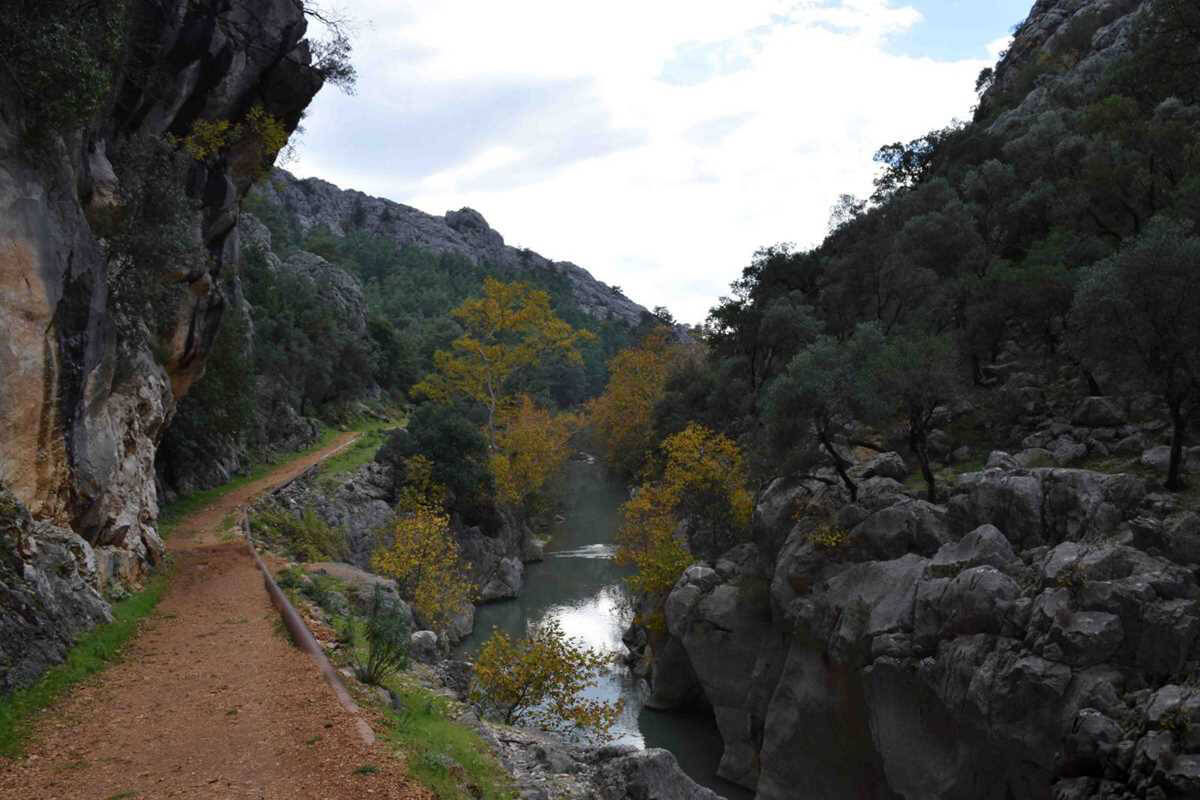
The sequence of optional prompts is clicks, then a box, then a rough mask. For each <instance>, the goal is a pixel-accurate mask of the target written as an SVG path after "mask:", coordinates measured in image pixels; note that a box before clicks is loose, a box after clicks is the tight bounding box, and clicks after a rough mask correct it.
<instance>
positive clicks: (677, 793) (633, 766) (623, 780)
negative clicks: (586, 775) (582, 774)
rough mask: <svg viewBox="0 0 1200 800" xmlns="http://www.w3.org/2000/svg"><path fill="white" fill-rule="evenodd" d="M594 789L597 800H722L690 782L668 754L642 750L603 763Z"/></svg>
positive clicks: (666, 751)
mask: <svg viewBox="0 0 1200 800" xmlns="http://www.w3.org/2000/svg"><path fill="white" fill-rule="evenodd" d="M616 752H618V753H620V752H621V751H620V750H617V751H616ZM602 753H603V751H602ZM602 757H603V754H602ZM592 785H593V787H594V788H595V792H596V797H597V798H598V800H721V797H720V795H718V794H717V793H716V792H714V791H712V790H711V789H706V788H704V787H703V786H701V785H700V784H698V783H696V782H695V781H693V780H692V779H691V778H689V777H688V776H687V774H686V773H684V771H683V770H681V769H680V768H679V762H677V761H676V760H675V756H674V755H672V754H671V752H670V751H668V750H659V749H650V750H643V751H641V752H636V753H627V754H622V755H618V756H617V757H615V758H611V759H608V760H603V761H602V762H601V764H600V767H599V768H598V769H597V770H596V773H595V775H594V776H593V777H592Z"/></svg>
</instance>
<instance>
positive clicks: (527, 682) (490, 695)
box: [471, 620, 624, 738]
mask: <svg viewBox="0 0 1200 800" xmlns="http://www.w3.org/2000/svg"><path fill="white" fill-rule="evenodd" d="M611 661H612V658H611V656H609V655H605V654H602V653H598V652H596V651H594V650H590V649H588V648H585V647H583V646H582V645H581V644H579V643H578V642H577V641H575V640H573V639H569V638H567V636H566V635H565V634H564V633H563V631H562V628H561V627H560V626H559V624H558V622H556V621H553V620H551V621H548V622H543V623H542V624H540V625H538V626H536V627H535V628H533V629H532V630H531V631H530V632H529V634H528V635H527V636H526V637H525V638H523V639H517V640H514V639H512V638H511V637H509V636H508V634H506V633H504V632H503V631H500V630H495V631H493V632H492V635H491V637H490V638H489V639H488V640H487V641H486V642H484V644H483V647H482V648H481V649H480V651H479V657H478V658H477V659H476V660H475V678H476V680H477V682H478V685H477V686H476V688H475V689H474V690H472V693H471V700H472V702H473V703H474V704H475V705H476V706H477V707H478V708H480V709H481V710H483V711H486V712H488V713H491V714H494V715H496V716H497V717H499V718H500V719H502V720H503V721H504V722H505V723H506V724H509V725H513V724H519V723H522V722H534V723H536V724H539V725H541V726H542V727H544V728H547V729H549V730H564V729H565V730H574V731H576V732H579V733H583V734H585V735H589V736H594V737H598V738H606V737H607V735H608V731H609V729H610V728H612V726H613V724H614V723H615V722H616V721H617V718H618V717H619V716H620V714H621V710H622V708H623V707H624V705H623V701H618V702H616V703H607V702H602V701H599V700H591V699H588V698H586V697H585V696H584V693H585V691H586V690H587V689H588V688H589V687H591V686H594V685H595V674H596V671H597V670H599V669H602V668H604V667H605V666H606V665H607V664H609V663H610V662H611Z"/></svg>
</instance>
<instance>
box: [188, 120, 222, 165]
mask: <svg viewBox="0 0 1200 800" xmlns="http://www.w3.org/2000/svg"><path fill="white" fill-rule="evenodd" d="M233 130H234V126H233V123H231V122H230V121H229V120H227V119H214V120H207V119H198V120H196V122H195V123H194V124H193V125H192V132H191V133H189V134H188V135H187V136H185V137H184V138H183V141H182V142H181V144H182V145H183V149H184V150H185V151H187V154H188V155H189V156H191V157H192V158H194V159H196V160H197V161H204V160H205V159H208V158H211V157H212V156H215V155H217V154H218V153H220V152H221V151H222V150H224V149H226V148H227V147H229V143H230V141H231V140H232V139H233V138H234V136H233Z"/></svg>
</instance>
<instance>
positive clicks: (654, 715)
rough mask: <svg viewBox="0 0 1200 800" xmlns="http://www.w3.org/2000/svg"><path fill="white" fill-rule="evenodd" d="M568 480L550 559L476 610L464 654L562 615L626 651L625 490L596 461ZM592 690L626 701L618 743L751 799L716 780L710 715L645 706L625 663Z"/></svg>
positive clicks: (602, 642) (716, 738)
mask: <svg viewBox="0 0 1200 800" xmlns="http://www.w3.org/2000/svg"><path fill="white" fill-rule="evenodd" d="M565 480H566V491H565V498H564V501H565V502H564V507H565V509H564V517H565V521H564V522H561V523H559V524H557V525H556V526H555V527H554V530H553V531H552V532H551V537H552V538H551V540H550V542H549V543H548V544H547V545H546V558H545V560H544V561H541V562H539V563H536V564H529V565H528V566H527V569H526V573H525V587H524V588H523V589H522V591H521V596H520V597H518V598H516V599H514V600H507V601H504V602H499V603H491V604H488V605H485V606H481V607H480V608H479V609H477V611H476V614H475V633H474V634H473V635H471V636H470V637H468V638H467V639H466V640H464V641H463V643H462V644H461V645H460V651H461V652H463V653H464V654H468V655H469V654H471V653H474V652H475V651H477V650H478V648H479V646H480V645H481V644H482V643H483V641H484V640H485V639H486V638H487V637H488V635H489V634H490V633H491V631H492V629H493V628H500V629H501V630H504V631H507V632H508V633H510V634H512V635H514V636H522V635H524V633H525V631H526V629H527V627H528V626H530V625H533V624H537V623H538V622H541V621H543V620H547V619H555V620H557V621H558V622H559V624H560V625H561V626H562V628H563V631H564V632H566V634H567V635H568V636H571V637H573V638H576V639H581V640H582V641H583V642H584V643H586V644H587V645H588V646H589V647H593V648H596V649H601V650H615V651H619V652H624V651H625V647H624V645H623V644H622V643H621V634H622V632H623V631H624V630H625V629H626V627H628V625H629V622H630V617H631V613H632V612H631V611H630V610H629V608H628V604H627V603H625V602H623V600H624V578H625V576H626V575H628V574H629V573H628V570H627V569H623V568H621V567H618V566H617V565H616V564H615V563H614V562H613V558H612V556H613V549H614V548H613V538H614V536H615V534H616V530H617V524H618V509H619V507H620V505H621V502H622V501H623V499H624V494H623V492H622V489H621V487H620V486H619V485H616V484H615V483H613V482H612V481H609V480H607V479H606V478H605V476H604V470H603V468H602V467H601V466H600V465H598V464H595V463H589V462H586V461H582V460H572V461H571V462H570V463H569V464H568V466H567V474H566V478H565ZM588 694H589V696H591V697H595V698H598V699H604V700H617V699H623V700H624V701H625V708H624V712H623V713H622V715H621V718H620V720H619V721H618V722H617V725H616V727H615V728H614V730H613V733H614V735H615V739H614V741H615V742H617V743H625V744H633V745H636V746H638V747H662V748H665V749H667V750H670V751H671V752H672V753H674V754H675V757H676V758H677V759H678V760H679V765H680V766H681V767H682V768H683V770H684V771H685V772H687V774H688V775H690V776H691V777H692V779H693V780H695V781H696V782H697V783H700V784H703V785H704V786H707V787H709V788H710V789H712V790H713V791H715V792H717V793H718V794H720V795H723V796H724V797H726V798H729V800H750V799H751V798H752V797H753V793H752V792H748V791H746V790H745V789H743V788H742V787H740V786H737V785H735V784H732V783H729V782H728V781H725V780H722V779H721V778H719V777H717V775H716V769H717V764H718V762H719V761H720V760H721V752H722V743H721V735H720V733H719V732H718V731H717V727H716V723H715V722H714V721H713V719H712V717H711V716H710V715H695V714H676V713H665V712H661V711H654V710H653V709H649V708H646V707H644V706H643V705H642V696H641V693H640V691H639V689H638V680H637V678H636V677H635V676H633V675H632V674H631V673H630V672H629V670H628V669H626V668H625V667H624V665H623V664H620V665H618V666H617V667H615V668H613V669H611V670H609V671H608V672H607V673H605V674H602V675H600V676H598V685H597V686H596V687H594V688H593V689H590V690H589V692H588Z"/></svg>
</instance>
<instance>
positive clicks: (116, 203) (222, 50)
mask: <svg viewBox="0 0 1200 800" xmlns="http://www.w3.org/2000/svg"><path fill="white" fill-rule="evenodd" d="M132 13H133V15H134V20H133V25H134V27H135V28H136V29H137V30H139V31H140V32H142V34H143V35H144V38H143V44H140V45H139V47H138V48H136V52H131V53H130V54H129V57H128V59H127V61H126V65H125V68H124V72H123V73H121V74H120V75H118V80H117V87H116V92H115V98H116V99H115V100H114V101H113V102H112V103H111V104H110V105H109V106H108V107H107V108H106V109H105V110H102V111H101V112H99V113H98V114H97V115H96V116H95V117H94V118H93V119H92V120H91V121H90V122H88V123H86V124H84V125H83V126H82V127H81V128H79V129H73V130H61V129H60V130H55V131H52V132H50V133H48V134H44V135H43V139H44V141H42V143H41V144H40V145H39V146H38V147H37V148H31V147H30V146H29V145H28V140H27V138H26V134H27V133H28V131H27V127H28V123H27V119H28V117H29V114H30V113H32V111H31V109H30V108H29V107H28V105H23V104H22V102H21V101H20V100H18V99H16V98H15V97H14V96H13V95H12V94H10V93H9V92H8V91H6V90H5V89H4V88H0V326H3V328H4V331H5V346H4V347H0V441H3V442H4V447H3V450H2V451H0V485H3V486H4V487H7V488H8V489H9V490H11V492H12V494H13V495H14V496H15V498H16V499H17V500H18V501H19V502H20V504H21V505H23V506H24V507H26V508H28V510H29V512H30V513H31V514H32V516H33V518H34V519H36V520H38V525H35V526H34V528H33V529H32V534H31V536H30V538H29V541H30V542H34V543H36V542H38V541H42V540H44V541H45V542H46V545H45V547H46V548H55V547H58V544H54V543H55V542H58V543H60V544H61V540H62V536H63V535H65V534H62V532H63V531H66V530H68V529H69V530H73V531H74V532H75V533H76V534H77V535H78V536H79V537H81V538H80V541H82V542H84V543H85V544H86V545H87V546H88V547H89V548H91V550H92V553H93V554H88V555H87V556H86V557H82V556H81V558H82V561H86V562H88V563H92V562H94V564H95V567H94V568H91V569H90V571H89V570H80V571H79V572H78V576H79V580H80V581H82V582H83V583H86V584H87V585H88V586H90V587H91V589H92V590H93V591H94V590H96V589H100V590H104V589H106V588H108V587H110V586H114V585H115V584H118V583H124V582H136V581H137V580H138V579H139V577H140V576H141V575H142V574H143V572H144V571H145V569H146V568H147V567H148V566H150V565H153V564H155V563H156V562H158V560H159V559H160V558H161V555H162V551H163V545H162V542H161V540H160V539H159V536H158V534H157V532H156V530H155V520H156V517H157V515H158V503H157V498H156V493H155V482H154V457H155V448H156V446H157V444H158V441H159V439H160V437H161V436H162V433H163V430H164V428H165V426H166V425H167V423H168V421H169V420H170V418H171V415H172V413H173V412H174V409H175V405H176V403H177V402H178V401H179V399H180V397H181V396H182V395H183V394H184V393H186V392H187V391H188V388H189V387H190V386H191V385H192V383H193V382H194V381H195V380H196V379H197V378H198V377H199V376H200V375H201V374H202V372H203V370H204V364H205V359H206V357H207V355H208V353H209V351H210V349H211V346H212V344H213V341H214V338H215V335H216V331H217V329H218V326H219V324H220V321H221V317H222V313H223V310H224V308H225V306H226V303H227V299H228V296H229V294H230V293H231V292H232V291H236V277H235V272H234V265H235V264H236V262H237V259H238V255H237V254H238V237H237V233H236V227H235V223H236V220H237V216H238V207H239V200H240V198H241V197H242V195H243V194H244V193H245V192H246V191H247V190H248V189H249V186H250V184H251V182H252V180H253V178H254V174H255V172H256V171H257V170H258V169H259V168H260V167H261V163H258V162H257V161H256V160H255V158H254V155H253V154H252V153H248V152H246V151H245V150H244V149H239V148H238V147H236V146H235V147H233V148H231V150H230V151H229V153H228V154H227V155H224V156H213V157H209V158H206V159H205V160H203V161H196V162H195V163H193V164H192V165H191V166H190V167H189V168H188V170H187V176H186V181H185V182H184V183H183V184H182V185H179V186H178V187H175V188H176V189H177V192H178V194H179V195H180V196H181V197H183V196H186V198H188V199H187V202H189V203H191V204H193V205H194V207H195V211H194V212H193V213H192V215H191V219H190V227H191V228H192V233H191V239H192V240H193V241H194V248H193V249H194V252H193V253H192V255H195V256H196V258H195V259H193V261H194V262H195V263H196V264H199V265H203V266H195V267H192V266H186V267H185V266H184V265H183V264H182V263H161V264H157V265H155V266H154V267H153V268H152V269H147V270H146V274H133V275H129V274H126V273H127V272H128V270H129V269H130V267H129V265H128V264H127V263H125V262H119V261H118V262H114V261H113V257H112V253H113V252H114V251H113V250H112V242H111V241H109V240H107V239H105V238H104V236H105V233H106V227H105V225H106V221H107V220H111V219H113V218H114V217H119V216H120V215H121V214H122V213H124V210H123V208H122V207H121V205H120V204H121V203H122V202H125V200H123V199H122V198H124V197H125V195H123V194H122V191H121V187H122V185H123V183H122V182H123V181H126V180H130V179H131V178H130V175H128V174H122V169H120V168H117V169H114V167H113V164H112V163H111V161H110V158H109V156H110V155H111V154H112V153H114V152H115V151H117V150H119V149H121V148H122V147H125V146H128V145H129V143H131V142H136V141H159V142H161V141H162V140H163V138H164V137H166V136H167V135H168V134H170V135H175V136H177V137H182V136H186V135H187V134H188V133H189V132H190V131H191V130H192V128H193V125H194V124H195V123H196V121H197V120H210V121H211V120H238V119H241V118H242V116H243V115H245V114H246V113H247V112H248V111H249V109H250V108H251V107H252V106H261V108H262V109H263V110H264V111H265V112H266V113H267V114H269V115H271V116H272V118H274V119H275V120H277V122H278V124H279V125H280V126H282V128H283V129H285V130H287V131H290V130H293V129H294V128H295V127H296V125H297V124H298V122H299V120H300V115H301V113H302V111H303V110H304V108H305V106H306V105H307V104H308V103H309V101H310V100H311V98H312V97H313V95H314V94H315V93H316V92H317V90H318V89H319V88H320V87H321V84H322V78H321V75H320V73H319V71H318V70H316V69H315V68H314V67H313V66H312V65H311V55H310V50H309V45H308V43H307V42H306V41H305V40H304V38H303V37H304V33H305V27H306V23H305V19H304V15H303V12H302V9H301V8H300V7H298V5H297V4H296V3H293V2H291V0H265V1H264V2H256V3H247V2H240V1H238V2H231V3H221V4H208V5H197V4H193V3H187V2H184V0H168V1H167V2H158V3H135V4H134V7H133V11H132ZM148 43H152V44H148ZM148 75H153V76H154V79H153V80H147V79H146V77H147V76H148ZM259 160H261V156H259ZM188 263H189V264H191V263H192V261H189V262H188ZM151 286H153V287H158V286H161V287H163V292H164V293H165V294H164V297H163V298H159V299H158V300H157V301H156V302H155V303H154V304H153V305H154V306H155V307H154V309H153V310H154V312H155V316H156V317H157V318H158V319H156V320H153V321H152V320H150V319H146V318H142V317H140V316H139V313H140V311H141V308H142V305H143V304H139V302H136V301H135V300H133V299H132V298H131V297H130V293H136V292H137V291H142V290H145V288H146V287H151ZM144 305H145V306H146V307H149V306H150V305H151V304H148V303H147V304H144ZM43 523H44V524H43ZM47 526H49V527H47ZM51 531H53V533H51ZM43 534H44V535H43ZM60 534H61V535H60ZM37 550H38V546H33V549H31V550H30V549H27V550H25V551H14V552H16V553H17V554H18V555H17V557H18V558H19V559H20V560H21V563H23V564H24V565H25V567H20V568H16V571H17V572H18V573H20V572H21V570H22V569H25V568H28V569H32V570H34V571H35V572H36V571H37V570H38V569H39V567H38V566H37V557H36V556H35V555H33V553H34V552H35V551H37ZM68 550H71V551H72V552H75V553H87V551H86V550H83V549H82V548H81V547H77V546H75V545H71V546H70V547H68ZM76 560H77V561H79V559H76ZM82 561H81V562H80V563H82ZM80 591H82V589H81V590H80ZM84 594H86V592H85V593H84ZM81 596H82V595H81ZM48 602H53V600H52V597H48ZM14 613H15V612H14V609H13V608H12V607H11V606H9V605H8V604H7V603H6V604H5V605H4V606H3V607H2V608H0V615H2V616H3V617H4V619H5V622H6V624H8V623H9V621H10V620H11V619H12V618H13V614H14ZM100 616H102V615H100ZM20 618H21V617H18V619H20ZM97 618H99V617H98V613H94V612H89V613H87V614H84V615H77V619H79V620H80V622H81V623H82V622H83V621H84V620H86V621H88V622H90V621H94V620H95V619H97ZM26 622H27V624H28V626H30V628H29V629H30V630H34V629H36V628H37V623H36V620H35V619H34V618H33V617H29V618H27V619H26ZM79 629H80V625H75V624H73V623H64V624H63V625H62V626H61V635H62V637H66V638H68V639H69V637H70V636H71V635H72V634H73V633H74V632H76V631H77V630H79ZM12 635H13V636H14V637H15V638H13V639H11V641H22V640H23V638H22V635H19V634H17V633H16V632H13V633H12ZM30 635H35V634H30ZM6 639H7V637H6ZM55 652H57V651H55ZM13 670H14V668H13V667H11V666H9V665H8V664H7V663H5V662H4V661H0V686H2V685H4V684H5V683H16V682H24V681H26V680H28V679H29V678H30V677H32V676H33V674H35V673H36V670H32V669H24V668H22V669H21V670H19V671H15V672H14V671H13Z"/></svg>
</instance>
